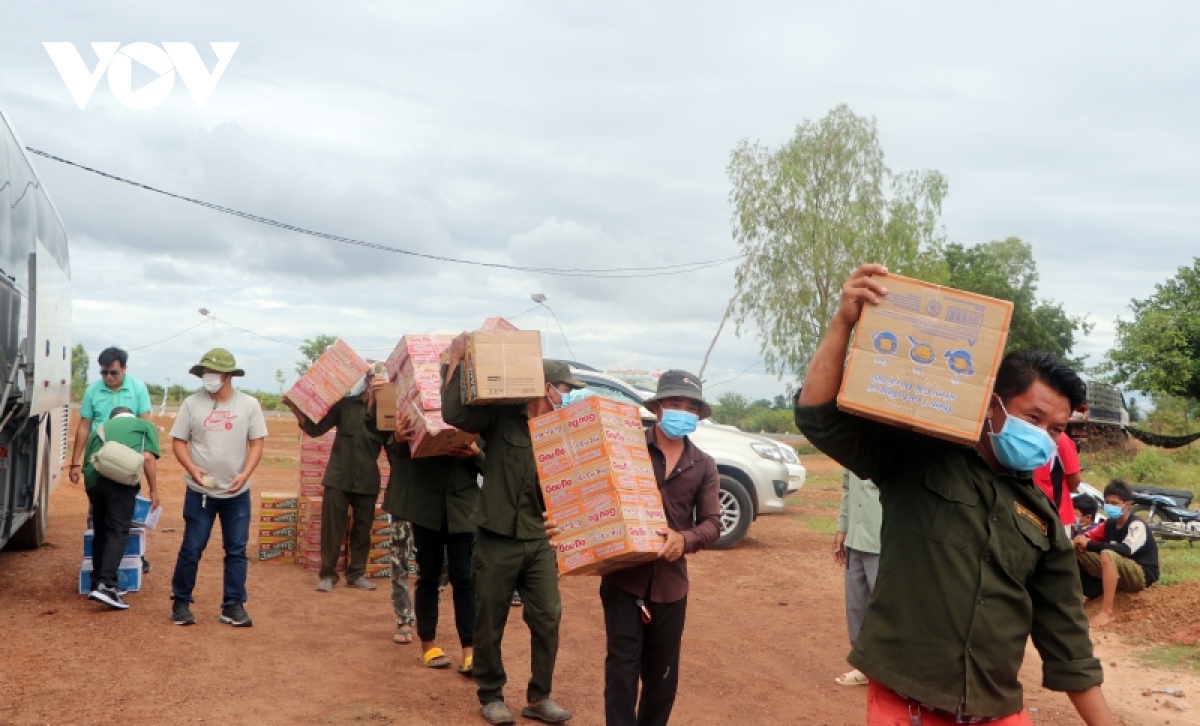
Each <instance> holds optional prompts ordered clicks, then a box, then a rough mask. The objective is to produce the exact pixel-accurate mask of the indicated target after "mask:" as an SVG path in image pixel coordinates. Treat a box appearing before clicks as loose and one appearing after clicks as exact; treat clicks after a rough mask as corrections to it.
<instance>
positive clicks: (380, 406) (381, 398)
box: [375, 383, 396, 431]
mask: <svg viewBox="0 0 1200 726" xmlns="http://www.w3.org/2000/svg"><path fill="white" fill-rule="evenodd" d="M375 428H377V429H379V430H380V431H395V430H396V384H394V383H385V384H383V387H381V388H380V389H379V390H378V391H376V392H375Z"/></svg>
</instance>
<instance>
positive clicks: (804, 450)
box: [793, 440, 824, 456]
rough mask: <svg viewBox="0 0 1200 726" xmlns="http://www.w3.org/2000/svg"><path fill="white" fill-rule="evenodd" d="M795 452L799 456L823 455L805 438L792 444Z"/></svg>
mask: <svg viewBox="0 0 1200 726" xmlns="http://www.w3.org/2000/svg"><path fill="white" fill-rule="evenodd" d="M793 446H794V447H795V449H796V453H797V454H799V455H800V456H824V454H822V453H821V452H820V450H819V449H817V447H815V446H813V445H812V444H810V443H808V441H807V440H805V441H802V442H797V443H795V444H793Z"/></svg>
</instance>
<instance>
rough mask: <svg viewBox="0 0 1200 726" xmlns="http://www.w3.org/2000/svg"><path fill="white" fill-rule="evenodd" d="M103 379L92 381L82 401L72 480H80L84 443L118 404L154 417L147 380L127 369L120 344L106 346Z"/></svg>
mask: <svg viewBox="0 0 1200 726" xmlns="http://www.w3.org/2000/svg"><path fill="white" fill-rule="evenodd" d="M99 360H100V379H99V380H97V381H95V382H93V383H91V384H90V385H89V386H88V387H87V389H86V390H85V391H84V393H83V401H82V403H80V405H79V425H78V427H77V428H76V429H75V445H74V446H73V447H72V449H71V452H72V454H71V468H70V471H69V472H68V476H69V477H70V478H71V483H72V484H78V483H79V470H80V468H81V467H82V466H83V459H82V456H83V447H84V445H85V444H86V443H87V440H88V436H90V435H91V434H93V433H95V432H96V429H98V428H100V425H101V424H102V423H104V422H105V421H107V420H108V418H109V416H110V415H111V414H112V411H113V409H115V408H117V407H118V406H121V407H124V408H128V409H129V410H130V411H132V412H133V414H134V415H135V416H141V417H142V418H144V419H149V418H150V409H151V405H150V392H149V391H147V390H146V384H145V383H142V382H141V381H139V380H138V379H136V378H134V377H133V376H131V375H128V374H127V373H126V372H125V368H126V363H128V362H129V354H128V353H126V352H125V351H123V350H121V349H120V348H105V349H104V350H103V351H101V353H100V358H99Z"/></svg>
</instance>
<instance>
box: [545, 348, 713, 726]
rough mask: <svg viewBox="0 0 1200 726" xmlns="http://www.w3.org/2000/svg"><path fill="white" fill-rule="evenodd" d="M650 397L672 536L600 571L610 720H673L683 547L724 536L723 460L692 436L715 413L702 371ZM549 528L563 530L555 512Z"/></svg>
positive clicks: (672, 376)
mask: <svg viewBox="0 0 1200 726" xmlns="http://www.w3.org/2000/svg"><path fill="white" fill-rule="evenodd" d="M643 405H644V406H645V407H646V408H648V409H649V410H650V411H651V412H652V413H653V414H654V415H655V416H656V417H658V423H657V424H655V425H654V426H652V427H650V428H649V429H648V430H647V431H646V448H647V449H648V450H649V451H650V459H651V460H652V461H653V463H654V478H655V479H656V480H657V481H658V491H659V493H660V494H661V496H662V501H663V509H664V510H665V511H666V515H667V525H668V526H667V528H666V529H662V530H659V532H658V533H659V534H660V535H661V536H663V537H665V539H666V542H665V543H664V544H663V548H662V550H661V551H660V552H659V554H658V559H657V560H654V561H653V562H647V563H645V564H641V565H635V566H633V567H629V568H626V569H623V570H617V571H616V572H611V573H609V574H607V575H604V576H603V577H601V578H600V602H601V604H602V605H603V606H604V630H605V636H606V639H607V648H608V650H607V655H606V656H605V659H604V714H605V721H606V723H608V724H609V726H626V725H627V724H628V725H629V726H633V725H634V724H636V725H637V726H659V725H665V724H666V723H667V722H668V721H669V720H670V718H671V709H672V708H673V707H674V705H675V693H676V691H677V689H678V686H679V651H680V644H681V642H682V640H683V623H684V617H685V615H686V612H687V594H688V574H687V561H686V560H685V559H684V555H687V554H692V553H695V552H698V551H700V550H701V549H703V548H705V547H707V546H708V545H710V544H712V543H713V542H716V541H717V538H718V537H720V536H721V502H720V491H721V478H720V475H719V474H718V473H717V462H716V461H714V460H713V458H712V457H711V456H709V455H708V454H706V453H704V452H703V451H701V450H700V449H698V448H696V445H695V444H693V443H692V441H691V439H689V438H688V434H690V433H691V432H693V431H695V430H696V425H697V424H698V423H699V422H700V420H701V419H706V418H708V417H709V416H712V406H710V405H708V403H706V402H705V400H704V393H703V390H702V388H701V383H700V379H699V378H697V377H696V376H694V375H692V374H691V373H688V372H687V371H680V370H670V371H667V372H665V373H663V374H662V376H661V377H660V378H659V379H658V391H657V392H656V393H655V394H654V396H652V397H651V398H649V399H647V400H646V401H644V402H643ZM546 528H547V531H548V532H550V533H551V534H557V533H558V531H557V528H556V527H555V523H554V522H553V521H551V520H547V522H546ZM639 680H640V681H641V686H642V693H641V700H640V702H639V700H638V681H639Z"/></svg>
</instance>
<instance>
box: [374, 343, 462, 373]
mask: <svg viewBox="0 0 1200 726" xmlns="http://www.w3.org/2000/svg"><path fill="white" fill-rule="evenodd" d="M453 340H454V336H453V335H406V336H404V337H403V338H401V339H400V342H399V343H397V344H396V347H395V348H394V349H393V350H392V352H391V354H390V355H388V357H387V360H385V361H384V364H383V365H384V368H385V369H386V371H387V375H388V380H389V381H392V382H395V381H396V380H397V379H398V378H399V377H400V368H401V366H402V365H403V364H404V362H405V361H410V362H412V363H415V364H418V365H421V364H423V365H432V366H434V367H435V368H437V366H438V365H439V364H440V363H441V355H442V353H443V352H445V351H446V349H447V348H449V347H450V343H451V342H452V341H453Z"/></svg>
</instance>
